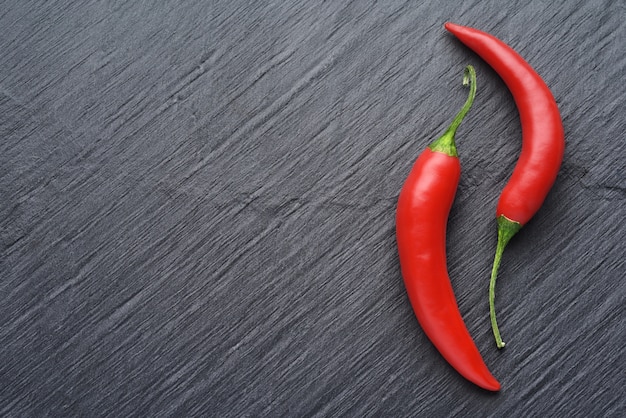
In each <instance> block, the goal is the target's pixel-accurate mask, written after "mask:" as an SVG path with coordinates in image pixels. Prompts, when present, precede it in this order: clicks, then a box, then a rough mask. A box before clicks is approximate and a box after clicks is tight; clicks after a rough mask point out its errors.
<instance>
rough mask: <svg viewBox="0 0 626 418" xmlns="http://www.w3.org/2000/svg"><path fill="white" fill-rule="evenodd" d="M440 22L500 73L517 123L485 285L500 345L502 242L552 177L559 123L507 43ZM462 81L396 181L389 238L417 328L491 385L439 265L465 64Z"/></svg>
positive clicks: (453, 183)
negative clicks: (441, 129)
mask: <svg viewBox="0 0 626 418" xmlns="http://www.w3.org/2000/svg"><path fill="white" fill-rule="evenodd" d="M445 28H446V29H447V30H448V31H450V32H451V33H453V34H454V35H455V36H456V37H457V38H458V39H459V40H460V41H461V42H462V43H464V44H465V45H466V46H468V47H469V48H470V49H472V50H473V51H474V52H476V53H477V54H478V55H479V56H480V57H482V58H483V59H484V60H485V61H486V62H487V63H488V64H489V65H490V66H491V67H492V68H493V69H494V70H495V71H496V72H497V73H498V74H499V75H500V77H501V78H502V79H503V81H504V82H505V84H506V85H507V87H508V88H509V89H510V91H511V93H512V95H513V98H514V100H515V103H516V105H517V108H518V111H519V114H520V120H521V125H522V151H521V154H520V157H519V160H518V162H517V165H516V166H515V169H514V170H513V174H512V175H511V178H510V180H509V181H508V183H507V184H506V186H505V188H504V190H503V191H502V194H501V196H500V200H499V201H498V205H497V209H496V218H497V223H498V243H497V248H496V256H495V259H494V264H493V269H492V274H491V280H490V284H489V308H490V318H491V325H492V329H493V333H494V337H495V339H496V344H497V346H498V348H502V347H504V342H502V338H501V337H500V332H499V330H498V326H497V322H496V315H495V307H494V299H495V282H496V276H497V272H498V267H499V265H500V260H501V257H502V253H503V251H504V248H505V247H506V245H507V243H508V242H509V240H510V239H511V238H512V237H513V236H514V235H515V234H516V233H517V232H518V231H519V230H520V228H521V227H522V226H523V225H524V224H525V223H526V222H528V221H529V220H530V218H531V217H532V216H533V215H534V214H535V213H536V212H537V211H538V210H539V207H540V206H541V205H542V203H543V201H544V199H545V197H546V195H547V194H548V191H549V190H550V188H551V187H552V185H553V183H554V181H555V179H556V176H557V173H558V171H559V167H560V165H561V161H562V159H563V151H564V147H565V142H564V134H563V125H562V123H561V117H560V114H559V110H558V107H557V105H556V102H555V100H554V97H553V96H552V93H551V92H550V89H549V88H548V87H547V86H546V84H545V83H544V82H543V80H542V79H541V77H539V75H538V74H537V73H536V72H535V71H534V70H533V69H532V68H531V67H530V65H529V64H528V63H527V62H526V61H525V60H524V59H523V58H522V57H521V56H520V55H519V54H517V53H516V52H515V51H514V50H513V49H512V48H510V47H509V46H508V45H506V44H505V43H504V42H502V41H500V40H499V39H497V38H495V37H494V36H492V35H490V34H487V33H485V32H482V31H479V30H476V29H473V28H469V27H465V26H460V25H456V24H453V23H446V24H445ZM463 81H464V84H465V85H467V84H469V86H470V93H469V96H468V98H467V101H466V102H465V105H464V106H463V108H462V109H461V111H460V112H459V113H458V114H457V115H456V117H455V118H454V120H453V122H452V124H451V125H450V127H449V128H448V129H447V130H446V132H445V133H444V134H443V135H442V136H441V137H440V138H439V139H437V140H436V141H434V142H433V143H431V144H430V146H429V147H428V148H427V149H426V150H425V151H424V152H423V153H422V154H421V155H420V156H419V158H418V159H417V161H416V162H415V164H414V166H413V168H412V169H411V172H410V174H409V176H408V178H407V180H406V182H405V183H404V186H403V187H402V190H401V192H400V196H399V199H398V208H397V214H396V237H397V242H398V253H399V257H400V266H401V269H402V276H403V278H404V283H405V286H406V289H407V293H408V296H409V300H410V302H411V305H412V306H413V310H414V311H415V314H416V316H417V319H418V321H419V323H420V325H421V326H422V328H423V329H424V332H425V333H426V335H427V336H428V338H429V339H430V340H431V341H432V343H433V344H434V345H435V347H436V348H437V349H438V350H439V352H440V353H441V354H442V355H443V357H444V358H445V359H446V360H447V361H448V363H450V365H451V366H452V367H454V368H455V369H456V370H457V371H458V372H459V373H460V374H461V375H463V376H464V377H465V378H467V379H468V380H470V381H471V382H473V383H475V384H477V385H478V386H480V387H482V388H484V389H487V390H491V391H497V390H499V389H500V383H498V381H497V380H496V379H495V378H494V377H493V375H492V374H491V373H490V371H489V369H488V368H487V366H486V365H485V362H484V361H483V359H482V357H481V355H480V352H479V351H478V348H477V347H476V344H475V343H474V341H473V340H472V337H471V336H470V334H469V331H468V330H467V327H466V326H465V323H464V322H463V318H462V317H461V314H460V312H459V308H458V305H457V303H456V299H455V297H454V292H453V290H452V285H451V283H450V278H449V277H448V272H447V268H446V224H447V220H448V215H449V212H450V208H451V207H452V202H453V200H454V196H455V194H456V189H457V186H458V182H459V177H460V173H461V166H460V163H459V159H458V156H457V152H456V145H455V141H454V137H455V133H456V130H457V128H458V126H459V125H460V123H461V121H462V120H463V118H464V117H465V115H466V114H467V112H468V111H469V109H470V107H471V106H472V102H473V100H474V95H475V92H476V74H475V72H474V69H473V68H472V67H471V66H468V67H467V68H466V70H465V74H464V80H463Z"/></svg>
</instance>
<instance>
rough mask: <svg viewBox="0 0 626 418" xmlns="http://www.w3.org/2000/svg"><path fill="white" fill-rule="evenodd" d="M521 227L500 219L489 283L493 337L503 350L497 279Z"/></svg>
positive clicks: (515, 223) (503, 217)
mask: <svg viewBox="0 0 626 418" xmlns="http://www.w3.org/2000/svg"><path fill="white" fill-rule="evenodd" d="M521 227H522V225H521V224H520V223H519V222H515V221H512V220H510V219H508V218H507V217H506V216H504V215H500V216H499V217H498V245H497V246H496V256H495V258H494V260H493V268H492V269H491V280H490V281H489V317H490V318H491V329H492V330H493V336H494V337H495V339H496V345H497V346H498V348H503V347H504V346H505V342H504V341H502V337H500V330H499V329H498V322H497V321H496V307H495V298H496V277H497V276H498V268H499V267H500V261H501V259H502V253H504V248H505V247H506V245H507V244H508V243H509V241H510V240H511V238H513V236H514V235H515V234H516V233H517V231H519V230H520V228H521Z"/></svg>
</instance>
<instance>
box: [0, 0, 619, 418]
mask: <svg viewBox="0 0 626 418" xmlns="http://www.w3.org/2000/svg"><path fill="white" fill-rule="evenodd" d="M345 3H346V2H310V1H302V0H301V1H287V2H255V1H230V0H229V1H208V2H207V1H200V0H197V1H192V2H177V1H160V2H121V1H108V2H96V1H93V0H84V1H76V2H69V1H66V2H62V1H51V2H36V1H26V0H24V1H3V2H0V5H1V6H2V7H0V27H1V28H2V31H1V32H2V35H1V36H0V199H1V200H0V341H1V344H0V415H1V416H7V417H31V416H32V417H37V416H63V417H70V416H116V417H122V416H200V415H203V416H216V417H217V416H219V417H226V416H237V417H239V416H394V417H401V416H429V417H433V416H455V415H459V416H581V417H583V416H585V417H587V416H624V415H625V414H626V407H625V402H626V401H625V399H626V396H625V393H624V387H625V386H626V385H625V379H624V376H625V368H624V364H625V362H626V358H625V356H624V351H623V348H624V345H625V343H626V336H625V334H624V331H625V326H624V306H625V293H626V282H625V281H624V275H625V273H626V266H625V262H624V250H625V247H624V241H625V239H626V237H625V231H626V229H625V227H624V216H625V214H626V211H625V209H624V200H625V197H626V193H625V190H626V183H625V163H624V161H626V155H625V154H626V153H625V151H624V150H625V147H624V132H625V131H626V120H625V119H624V115H623V114H624V112H623V111H624V103H625V97H626V90H625V89H624V80H625V79H626V70H625V69H626V50H625V48H624V39H626V23H625V21H624V17H625V16H626V6H625V4H624V2H623V1H608V0H607V1H567V2H566V1H560V2H548V1H540V0H533V1H510V2H507V3H506V4H507V5H506V6H503V5H502V4H500V2H495V1H470V2H463V4H462V5H456V4H455V3H457V2H441V1H430V0H428V1H421V2H399V1H385V2H349V3H348V4H345ZM447 20H450V21H454V22H456V23H460V24H467V25H470V26H475V27H477V28H481V29H483V30H485V31H488V32H491V33H493V34H494V35H496V36H498V37H499V38H501V39H503V40H505V41H506V42H507V43H509V44H510V45H511V46H512V47H513V48H515V49H517V50H518V51H519V52H520V53H521V54H522V55H523V56H524V57H525V58H526V59H527V60H528V61H529V62H530V63H531V65H533V66H534V67H535V69H536V70H537V71H538V72H539V73H540V74H541V75H542V76H543V77H544V79H545V80H546V82H547V84H548V85H549V86H550V87H551V88H552V90H553V93H554V95H555V97H556V99H557V101H558V103H559V106H560V109H561V111H562V116H563V122H564V127H565V131H566V140H567V149H566V153H565V160H564V163H563V166H562V170H561V172H560V174H559V177H558V180H557V182H556V184H555V186H554V188H553V189H552V192H551V193H550V195H549V197H548V198H547V200H546V202H545V205H544V207H543V208H542V209H541V211H540V212H539V213H538V214H537V215H536V216H535V218H534V219H533V220H532V221H531V222H530V223H529V224H528V225H527V226H526V227H525V228H524V229H523V230H522V231H521V232H520V233H519V234H518V236H517V237H516V238H515V239H514V240H513V241H512V242H511V244H510V245H509V247H508V248H507V251H506V253H505V256H504V259H503V265H502V268H501V271H500V279H499V282H498V296H497V306H498V313H499V320H500V326H501V331H502V333H503V337H504V339H505V341H507V343H508V345H507V348H506V349H505V350H503V351H497V349H496V348H495V345H494V343H493V341H492V336H491V330H490V327H489V320H488V304H487V287H488V277H489V272H490V268H491V261H492V257H493V252H494V249H495V241H496V237H495V220H494V212H495V203H496V200H497V197H498V195H499V192H500V190H501V189H502V187H503V186H504V184H505V182H506V180H507V177H508V175H509V174H510V172H511V170H512V169H513V166H514V164H515V161H516V158H517V155H518V153H519V150H520V125H519V119H518V114H517V111H516V109H515V106H514V103H513V101H512V98H511V95H510V93H509V92H508V91H507V90H506V88H505V86H504V84H503V83H502V82H501V81H500V79H499V78H498V76H497V75H496V74H495V73H494V72H493V71H492V70H491V69H490V68H489V67H488V66H487V65H486V64H485V63H484V62H482V61H481V60H480V59H479V58H478V57H477V56H476V55H475V54H473V53H472V52H470V51H469V50H467V49H466V48H465V47H464V46H463V45H462V44H461V43H459V42H458V41H456V40H455V39H454V38H453V37H452V36H451V35H450V34H448V33H446V32H445V31H444V29H443V23H444V22H445V21H447ZM466 64H473V65H474V66H475V67H476V69H477V72H478V83H479V84H478V95H477V99H476V102H475V105H474V108H473V109H472V111H471V112H470V114H469V116H468V118H467V119H466V121H465V122H464V123H463V125H462V126H461V128H460V129H459V132H458V136H457V140H458V148H459V154H460V157H461V162H462V166H463V173H462V178H461V182H460V185H459V191H458V193H457V199H456V201H455V204H454V206H453V209H452V212H451V214H450V221H449V226H448V241H447V242H448V258H449V260H448V262H449V270H450V275H451V278H452V284H453V287H454V289H455V292H456V294H457V298H458V301H459V306H460V309H461V312H462V314H463V316H464V318H465V321H466V323H467V325H468V328H469V329H470V332H471V333H472V335H473V336H474V338H475V340H476V343H477V345H478V347H479V349H480V350H481V352H482V353H483V356H484V358H485V361H486V363H487V364H488V365H489V367H490V368H491V370H492V371H493V373H494V375H495V376H497V377H498V379H499V380H500V381H501V383H502V385H503V390H502V392H500V393H499V394H497V395H493V394H489V393H486V392H484V391H482V390H480V389H478V388H477V387H475V386H473V385H472V384H470V383H468V382H466V381H465V380H464V379H463V378H461V377H460V376H459V375H458V374H457V373H456V372H455V371H454V370H453V369H452V368H451V367H450V366H448V365H447V363H445V361H444V360H443V359H442V358H441V356H440V355H439V354H438V353H437V351H436V350H435V349H434V348H433V347H432V345H431V344H430V343H429V341H428V340H427V339H426V337H425V336H424V334H423V332H422V331H421V329H420V328H419V326H418V324H417V321H416V320H415V318H414V316H413V313H412V311H411V308H410V306H409V303H408V300H407V298H406V295H405V292H404V288H403V284H402V281H401V277H400V271H399V265H398V258H397V252H396V246H395V238H394V227H395V225H394V215H395V203H396V198H397V195H398V193H399V190H400V187H401V185H402V183H403V180H404V178H405V176H406V175H407V173H408V171H409V169H410V167H411V165H412V163H413V161H414V159H415V158H416V156H417V155H418V153H419V152H420V151H421V150H422V149H423V148H424V147H425V146H426V145H427V144H428V143H429V142H430V141H431V140H432V139H433V138H435V137H436V136H437V135H438V134H439V133H441V132H442V130H443V129H444V127H445V126H446V125H447V124H448V123H449V121H450V120H451V118H452V116H453V115H454V114H455V113H456V111H457V110H458V109H459V107H460V105H461V104H462V103H463V101H464V100H465V96H466V90H464V89H463V87H462V86H461V83H460V80H461V74H462V71H463V68H464V66H465V65H466Z"/></svg>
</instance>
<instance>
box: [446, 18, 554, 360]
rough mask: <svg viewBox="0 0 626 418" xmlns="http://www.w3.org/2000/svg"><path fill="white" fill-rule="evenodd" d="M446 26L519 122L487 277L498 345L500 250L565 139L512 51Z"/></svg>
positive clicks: (540, 197) (545, 91)
mask: <svg viewBox="0 0 626 418" xmlns="http://www.w3.org/2000/svg"><path fill="white" fill-rule="evenodd" d="M445 28H446V29H447V30H448V31H450V32H451V33H452V34H454V35H455V36H456V37H457V38H458V39H459V40H460V41H461V42H462V43H463V44H465V45H466V46H467V47H469V48H470V49H471V50H472V51H474V52H476V53H477V54H478V55H479V56H480V57H481V58H482V59H483V60H485V61H486V62H487V64H489V65H490V66H491V67H492V68H493V69H494V70H495V71H496V73H498V75H499V76H500V77H501V78H502V80H503V81H504V83H505V84H506V85H507V87H508V88H509V90H510V91H511V94H512V96H513V99H514V100H515V104H516V106H517V109H518V112H519V115H520V122H521V126H522V151H521V154H520V156H519V159H518V161H517V164H516V165H515V168H514V170H513V173H512V174H511V178H510V179H509V181H508V182H507V184H506V185H505V187H504V189H503V190H502V193H501V195H500V198H499V200H498V205H497V207H496V218H497V221H498V245H497V249H496V257H495V259H494V266H493V269H492V276H491V281H490V297H489V299H490V313H491V323H492V328H493V332H494V336H495V338H496V344H497V346H498V348H502V347H504V342H503V341H502V339H501V337H500V333H499V330H498V326H497V322H496V317H495V308H494V297H495V296H494V292H495V290H494V289H495V280H496V276H497V271H498V267H499V265H500V260H501V257H502V253H503V252H504V248H505V247H506V245H507V243H508V242H509V240H510V239H511V238H512V237H513V236H514V235H515V234H516V233H517V232H518V231H519V230H520V228H521V227H522V226H523V225H524V224H526V223H527V222H528V221H529V220H530V219H531V218H532V217H533V215H534V214H535V213H536V212H537V211H538V210H539V208H540V207H541V205H542V204H543V202H544V200H545V198H546V196H547V194H548V192H549V191H550V189H551V188H552V185H553V184H554V181H555V180H556V176H557V174H558V172H559V168H560V166H561V162H562V160H563V153H564V150H565V138H564V131H563V124H562V122H561V116H560V113H559V109H558V106H557V104H556V101H555V100H554V97H553V96H552V92H551V91H550V89H549V88H548V86H547V85H546V83H545V82H544V81H543V79H542V78H541V77H540V76H539V75H538V74H537V73H536V72H535V71H534V70H533V68H532V67H531V66H530V64H528V63H527V62H526V61H525V60H524V59H523V58H522V57H521V56H520V55H519V54H518V53H517V52H515V51H514V50H513V49H512V48H511V47H509V46H508V45H506V44H505V43H504V42H502V41H501V40H499V39H498V38H496V37H494V36H493V35H490V34H488V33H486V32H482V31H479V30H477V29H474V28H469V27H466V26H460V25H456V24H454V23H449V22H448V23H446V24H445Z"/></svg>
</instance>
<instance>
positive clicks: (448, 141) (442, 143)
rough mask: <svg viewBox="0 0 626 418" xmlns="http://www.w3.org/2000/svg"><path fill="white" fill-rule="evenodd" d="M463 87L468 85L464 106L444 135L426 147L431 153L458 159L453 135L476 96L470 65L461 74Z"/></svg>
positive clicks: (474, 80)
mask: <svg viewBox="0 0 626 418" xmlns="http://www.w3.org/2000/svg"><path fill="white" fill-rule="evenodd" d="M463 85H464V86H467V85H469V87H470V91H469V94H468V96H467V100H465V104H464V105H463V107H462V108H461V110H460V111H459V113H457V114H456V116H455V117H454V119H453V120H452V123H451V124H450V126H449V127H448V129H446V131H445V132H444V134H443V135H441V136H440V137H439V138H437V139H436V140H435V141H433V143H431V144H430V145H429V146H428V148H430V150H431V151H436V152H441V153H444V154H446V155H449V156H451V157H458V154H457V152H456V144H455V142H454V135H455V134H456V130H457V129H458V127H459V125H460V124H461V122H462V121H463V119H464V118H465V115H467V112H469V110H470V108H471V107H472V103H474V97H475V96H476V71H475V70H474V67H472V66H471V65H468V66H467V67H465V71H464V72H463Z"/></svg>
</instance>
